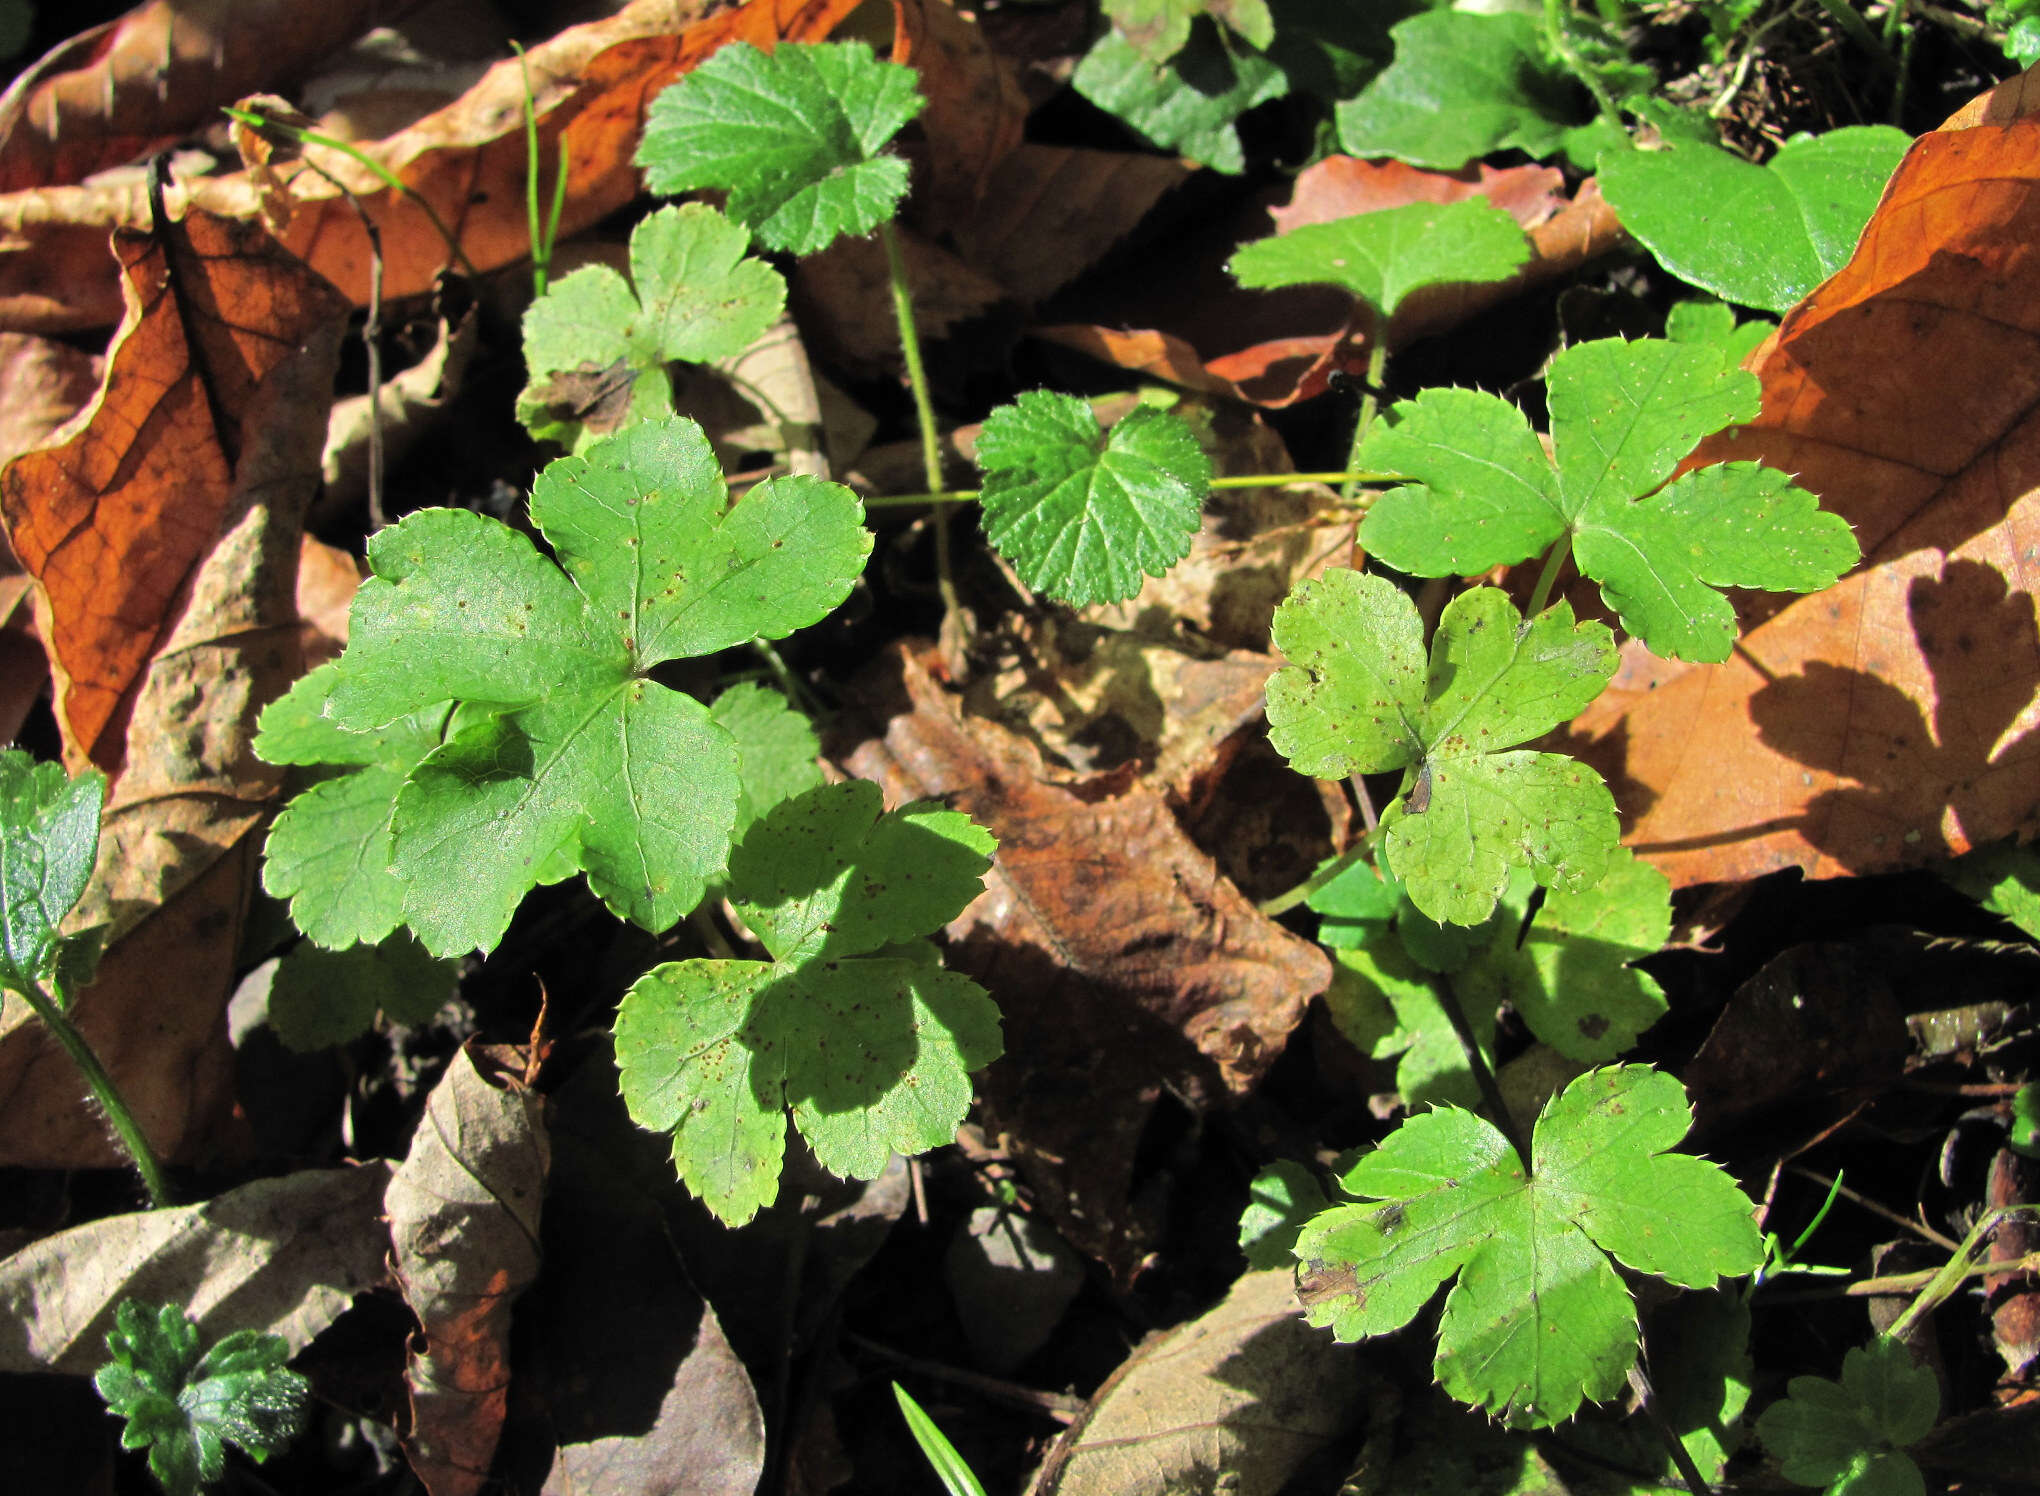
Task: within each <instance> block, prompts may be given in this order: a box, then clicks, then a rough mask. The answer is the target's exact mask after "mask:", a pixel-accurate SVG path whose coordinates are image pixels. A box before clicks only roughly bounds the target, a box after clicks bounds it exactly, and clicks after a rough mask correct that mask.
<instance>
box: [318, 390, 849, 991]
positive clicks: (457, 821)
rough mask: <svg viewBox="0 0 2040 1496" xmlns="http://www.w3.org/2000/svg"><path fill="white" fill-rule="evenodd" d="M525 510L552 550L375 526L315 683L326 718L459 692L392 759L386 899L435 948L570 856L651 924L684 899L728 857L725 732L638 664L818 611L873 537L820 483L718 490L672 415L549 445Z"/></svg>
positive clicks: (622, 910) (491, 525) (731, 785)
mask: <svg viewBox="0 0 2040 1496" xmlns="http://www.w3.org/2000/svg"><path fill="white" fill-rule="evenodd" d="M532 518H533V520H534V522H535V523H536V524H537V526H538V528H539V530H540V531H541V532H542V533H543V534H544V535H545V537H546V539H547V540H548V541H550V542H551V544H552V546H553V549H554V552H555V554H556V555H557V557H558V562H557V563H555V562H554V561H553V560H550V559H548V558H546V557H544V556H542V555H540V554H539V553H538V551H537V549H536V548H535V547H534V546H533V545H532V543H531V542H530V541H529V540H527V539H525V538H524V537H523V536H521V535H519V534H517V533H516V532H515V531H513V530H511V529H510V528H509V527H508V526H506V525H503V524H500V523H498V522H497V521H495V520H491V519H486V518H484V517H482V516H479V515H474V514H469V513H465V512H462V511H454V510H426V511H423V512H421V513H418V514H414V515H412V516H410V517H409V518H407V519H405V520H404V521H403V522H402V523H400V524H398V525H395V526H392V527H391V528H390V529H388V530H386V531H384V532H382V533H381V534H380V535H378V536H377V537H376V538H375V540H374V541H372V542H371V544H370V548H369V560H370V565H371V566H372V568H373V569H374V571H375V573H376V574H375V575H374V576H373V577H371V578H370V579H369V580H368V581H367V582H365V583H364V584H363V585H362V588H361V591H360V592H359V593H358V594H357V596H356V599H355V604H354V613H353V619H352V629H351V633H350V638H349V643H348V648H347V652H346V654H344V655H343V656H342V657H341V660H340V661H339V668H338V670H337V672H336V674H335V676H334V678H333V680H332V684H331V688H330V690H329V691H328V693H327V696H326V704H325V714H326V715H327V716H328V717H330V718H331V719H332V720H333V721H334V722H336V723H337V724H339V725H340V726H342V727H352V728H360V729H369V728H374V727H378V726H381V725H385V724H388V723H390V722H393V721H396V720H397V719H398V718H399V717H401V716H403V715H404V714H406V713H410V712H415V711H419V710H421V709H423V708H426V707H428V706H430V705H433V704H435V703H439V702H444V701H447V700H455V701H461V702H464V703H471V704H474V705H471V706H469V707H467V708H465V709H464V713H463V714H462V715H459V716H457V717H456V719H455V721H454V724H453V729H454V730H452V731H451V732H450V734H449V735H448V736H447V737H446V738H445V740H444V741H443V742H440V743H439V744H437V745H436V746H434V747H433V748H432V749H431V751H430V752H429V753H427V754H426V756H425V757H424V758H423V759H422V760H421V761H419V762H418V763H417V764H416V766H415V767H414V768H412V769H411V770H410V771H409V773H408V775H407V776H406V777H405V778H404V780H403V784H402V788H401V789H400V790H399V791H398V792H397V795H396V802H395V813H394V815H393V817H392V819H391V821H390V829H391V840H392V852H391V857H390V867H391V868H392V869H393V871H394V873H395V875H396V877H397V878H398V879H399V880H401V881H402V883H403V884H404V892H403V900H402V908H403V915H404V919H405V920H406V922H407V923H409V924H410V925H411V927H412V928H413V929H414V930H416V931H417V933H418V935H419V937H420V939H422V940H423V941H424V943H425V945H426V948H427V949H429V950H431V951H433V952H434V953H435V954H438V955H451V954H454V953H456V952H458V951H461V950H465V949H469V948H473V947H483V948H486V947H487V946H489V945H492V944H493V943H494V942H495V940H496V939H497V938H499V937H500V935H501V933H502V931H503V928H504V926H505V925H507V923H508V922H509V919H510V916H511V913H512V912H513V911H514V910H515V908H516V906H517V903H518V901H519V900H520V899H521V898H522V896H523V894H524V893H525V891H526V890H528V889H530V888H531V887H533V886H534V885H535V884H536V883H539V882H543V881H551V880H554V879H557V878H559V877H563V876H566V875H567V874H568V873H569V872H571V871H573V870H575V869H579V870H581V871H584V872H586V873H587V875H588V880H589V884H590V886H591V887H592V888H593V889H594V890H595V892H596V893H597V894H598V895H599V896H600V897H601V898H602V899H603V901H604V902H605V903H607V904H608V905H609V907H610V908H611V909H613V910H614V911H615V912H616V913H618V914H619V915H620V916H622V917H624V918H627V919H632V920H635V921H637V922H638V923H640V924H642V925H644V926H645V927H646V928H648V929H653V930H660V929H664V928H666V927H667V926H668V925H670V924H671V923H672V922H673V921H674V920H675V919H677V918H679V917H680V915H682V914H684V913H685V912H686V911H687V910H688V909H689V908H692V907H693V905H694V904H695V903H696V902H698V901H699V899H700V897H701V894H702V891H703V889H704V888H705V886H706V885H707V883H708V882H709V881H710V880H711V879H713V878H715V877H717V876H719V874H720V873H721V871H722V868H723V866H724V863H725V861H726V859H727V855H728V848H729V842H730V837H731V833H732V828H733V826H734V823H735V819H736V815H737V799H738V794H739V789H740V772H741V771H740V764H739V760H738V753H737V747H736V744H735V742H734V741H733V740H732V739H731V737H730V734H729V733H728V732H727V731H726V730H725V729H724V728H723V727H722V726H721V725H720V724H718V723H717V722H716V721H715V720H714V719H713V717H712V716H711V714H710V713H709V712H708V710H707V709H706V708H704V707H703V706H701V705H700V704H699V703H698V702H696V701H694V700H693V699H692V698H691V697H687V696H683V695H681V694H679V693H678V692H675V691H672V690H669V689H667V688H666V687H664V686H661V685H659V684H657V683H656V682H654V681H652V680H650V679H648V678H647V675H646V672H648V671H649V670H651V669H652V668H653V667H654V666H656V665H658V664H660V663H662V662H664V661H666V660H671V659H675V658H680V657H683V656H688V655H697V654H706V653H709V652H712V651H714V650H718V649H723V648H727V647H729V646H731V645H735V644H741V643H744V642H746V641H747V640H750V639H752V638H756V637H761V636H762V637H769V638H777V637H781V636H783V635H785V634H787V633H790V632H791V631H792V630H794V629H796V628H799V627H802V626H803V625H805V624H808V623H812V622H814V621H816V620H817V619H819V618H821V617H822V616H824V615H825V614H827V613H828V612H829V611H830V609H832V608H833V607H835V606H836V604H837V603H839V602H841V601H842V599H843V597H844V596H845V595H847V593H848V591H849V589H850V586H851V584H852V583H853V582H854V580H855V578H856V576H857V574H858V573H859V571H860V570H861V569H862V567H863V562H864V558H865V556H866V555H867V554H868V553H869V550H870V545H871V540H870V536H869V534H868V533H867V532H866V531H865V529H864V527H863V523H862V519H863V512H862V508H861V506H860V505H859V504H858V502H857V500H856V497H855V496H854V495H852V494H851V493H850V492H849V491H848V490H847V489H844V488H842V487H840V486H839V485H836V484H832V483H824V482H821V481H820V480H817V479H812V478H800V477H795V478H779V479H774V480H770V481H768V482H766V483H763V484H760V485H759V486H758V487H757V488H756V489H753V490H752V491H751V492H750V493H748V494H746V495H745V496H744V498H743V499H741V500H740V501H738V502H737V503H735V504H730V503H729V501H728V492H727V489H726V487H725V486H724V483H723V480H722V475H721V473H720V471H719V470H718V469H717V467H716V464H715V460H714V457H713V455H712V454H711V452H710V450H709V446H708V441H707V438H706V437H705V436H704V435H703V434H702V432H701V428H700V427H699V426H697V425H695V424H694V423H693V422H691V421H684V420H673V421H669V422H655V423H647V424H644V425H640V426H636V427H632V428H631V429H629V430H627V431H625V432H624V433H622V434H621V435H619V436H616V437H613V438H610V439H608V440H606V441H603V442H601V443H598V444H596V445H595V446H594V447H592V448H590V449H589V451H588V453H587V454H586V455H585V456H582V457H565V458H561V459H559V460H558V461H556V462H554V463H552V464H550V465H549V466H548V467H547V468H546V470H545V472H544V473H543V474H541V475H540V478H539V482H538V486H537V489H536V491H535V492H534V495H533V498H532ZM478 848H485V849H487V851H486V855H478V853H477V849H478Z"/></svg>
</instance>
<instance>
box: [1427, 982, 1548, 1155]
mask: <svg viewBox="0 0 2040 1496" xmlns="http://www.w3.org/2000/svg"><path fill="white" fill-rule="evenodd" d="M1430 983H1431V990H1432V991H1433V992H1435V993H1437V994H1438V1006H1439V1007H1441V1008H1443V1009H1444V1010H1445V1016H1446V1017H1447V1018H1448V1019H1450V1020H1451V1021H1452V1032H1453V1033H1455V1034H1457V1035H1458V1036H1459V1047H1460V1048H1461V1049H1463V1050H1465V1051H1466V1066H1467V1068H1468V1069H1469V1070H1471V1071H1472V1072H1473V1083H1474V1084H1475V1085H1476V1086H1478V1087H1479V1088H1480V1095H1481V1100H1483V1101H1485V1102H1486V1103H1487V1109H1488V1110H1489V1111H1490V1112H1491V1113H1493V1114H1494V1123H1495V1126H1496V1127H1498V1128H1500V1129H1501V1133H1502V1136H1503V1137H1505V1138H1507V1139H1508V1140H1509V1146H1510V1147H1511V1148H1514V1149H1515V1150H1516V1157H1517V1158H1519V1159H1520V1160H1522V1163H1523V1173H1524V1175H1525V1177H1528V1176H1529V1175H1531V1174H1534V1173H1535V1172H1536V1167H1537V1166H1536V1164H1535V1163H1534V1162H1533V1161H1532V1160H1531V1157H1530V1143H1529V1140H1528V1139H1527V1138H1525V1137H1524V1136H1523V1134H1522V1130H1521V1129H1520V1128H1518V1127H1517V1126H1516V1119H1515V1117H1514V1116H1512V1115H1511V1114H1510V1112H1509V1105H1508V1103H1507V1102H1505V1101H1503V1100H1502V1088H1501V1087H1500V1086H1499V1085H1498V1084H1496V1082H1495V1073H1494V1071H1493V1070H1491V1069H1489V1068H1488V1062H1487V1055H1486V1054H1485V1053H1483V1052H1482V1050H1481V1047H1480V1041H1479V1040H1478V1039H1477V1038H1475V1037H1474V1033H1473V1023H1472V1021H1471V1020H1469V1019H1468V1018H1467V1016H1466V1009H1465V1008H1463V1007H1461V1006H1460V1005H1459V994H1458V993H1457V992H1456V991H1454V990H1453V987H1452V983H1451V982H1450V981H1448V980H1446V979H1445V978H1443V977H1438V976H1433V977H1432V978H1430Z"/></svg>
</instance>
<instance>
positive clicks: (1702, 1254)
mask: <svg viewBox="0 0 2040 1496" xmlns="http://www.w3.org/2000/svg"><path fill="white" fill-rule="evenodd" d="M1691 1123H1692V1113H1691V1111H1690V1109H1689V1108H1688V1107H1687V1105H1686V1100H1685V1095H1684V1093H1683V1092H1682V1091H1681V1089H1680V1087H1679V1083H1678V1081H1677V1080H1675V1079H1674V1078H1673V1077H1671V1076H1669V1075H1666V1074H1663V1073H1662V1072H1660V1071H1656V1070H1652V1069H1651V1068H1649V1067H1648V1066H1641V1065H1628V1066H1618V1067H1614V1068H1611V1069H1605V1070H1596V1071H1592V1072H1590V1073H1588V1074H1587V1075H1584V1076H1582V1077H1580V1078H1579V1079H1578V1080H1575V1081H1574V1082H1573V1083H1572V1084H1571V1085H1569V1086H1567V1087H1566V1088H1565V1090H1564V1091H1563V1092H1561V1093H1560V1094H1559V1095H1558V1096H1557V1097H1555V1098H1553V1100H1552V1101H1551V1102H1550V1103H1549V1104H1548V1105H1547V1106H1546V1107H1545V1109H1544V1113H1543V1115H1542V1116H1541V1117H1540V1118H1539V1119H1538V1123H1537V1128H1536V1133H1535V1138H1534V1141H1533V1144H1532V1146H1533V1149H1534V1151H1535V1158H1536V1173H1535V1174H1534V1175H1533V1174H1528V1173H1526V1171H1525V1170H1524V1168H1523V1165H1522V1162H1521V1161H1520V1160H1519V1159H1518V1158H1517V1157H1516V1154H1515V1150H1514V1149H1512V1148H1511V1147H1510V1146H1509V1144H1508V1142H1507V1141H1506V1140H1505V1139H1504V1138H1503V1137H1502V1135H1501V1133H1500V1132H1499V1131H1497V1130H1496V1129H1495V1128H1494V1127H1492V1126H1491V1125H1489V1124H1488V1123H1487V1122H1485V1121H1483V1120H1482V1119H1480V1118H1479V1117H1476V1116H1474V1115H1473V1114H1472V1113H1470V1112H1465V1111H1460V1110H1458V1109H1456V1108H1449V1107H1448V1108H1443V1109H1440V1110H1437V1111H1432V1112H1426V1113H1422V1114H1420V1115H1418V1116H1416V1117H1413V1118H1411V1119H1410V1120H1409V1121H1408V1122H1405V1123H1404V1124H1403V1125H1402V1127H1400V1128H1399V1129H1397V1130H1396V1131H1395V1132H1394V1133H1392V1134H1391V1135H1390V1136H1389V1138H1388V1139H1387V1140H1386V1141H1385V1142H1384V1143H1383V1144H1382V1145H1381V1147H1379V1148H1378V1149H1376V1150H1375V1151H1374V1152H1372V1153H1370V1154H1367V1155H1366V1156H1364V1157H1363V1158H1362V1159H1361V1160H1360V1161H1359V1162H1358V1163H1356V1164H1355V1165H1354V1166H1353V1168H1352V1169H1351V1170H1349V1171H1348V1172H1347V1174H1346V1176H1345V1178H1344V1180H1343V1181H1342V1183H1343V1186H1344V1188H1345V1190H1346V1191H1347V1193H1348V1194H1350V1195H1353V1196H1356V1197H1359V1198H1360V1199H1361V1200H1363V1201H1368V1202H1373V1203H1362V1204H1351V1205H1341V1206H1335V1207H1334V1208H1332V1209H1331V1210H1328V1211H1326V1212H1325V1213H1324V1214H1323V1215H1321V1216H1320V1217H1318V1219H1317V1220H1315V1221H1313V1222H1312V1223H1311V1224H1310V1225H1309V1226H1308V1227H1306V1228H1305V1229H1304V1231H1303V1234H1302V1236H1301V1238H1300V1239H1299V1240H1298V1243H1297V1256H1298V1258H1299V1260H1300V1262H1301V1264H1302V1269H1301V1273H1300V1277H1299V1296H1300V1297H1301V1298H1302V1300H1303V1303H1304V1307H1305V1311H1306V1315H1307V1317H1308V1318H1309V1320H1310V1322H1311V1323H1312V1324H1317V1325H1329V1326H1331V1327H1332V1330H1333V1333H1334V1334H1335V1335H1337V1337H1338V1338H1339V1339H1341V1340H1356V1339H1359V1338H1362V1337H1364V1336H1372V1335H1382V1334H1387V1333H1388V1332H1390V1331H1392V1330H1396V1329H1400V1328H1401V1327H1402V1326H1403V1325H1405V1324H1407V1323H1408V1322H1409V1321H1410V1320H1411V1319H1412V1318H1414V1317H1415V1315H1416V1313H1417V1312H1418V1310H1420V1309H1422V1308H1423V1306H1424V1304H1425V1303H1426V1302H1427V1301H1428V1300H1429V1299H1430V1298H1431V1296H1432V1295H1433V1294H1434V1293H1435V1292H1436V1291H1437V1289H1438V1288H1440V1287H1441V1286H1443V1285H1444V1284H1445V1283H1446V1282H1447V1281H1449V1280H1451V1279H1452V1278H1454V1277H1457V1278H1458V1284H1457V1286H1456V1287H1455V1288H1454V1289H1453V1291H1452V1293H1451V1294H1450V1295H1449V1296H1448V1297H1447V1299H1446V1302H1445V1311H1444V1314H1443V1316H1442V1317H1441V1319H1440V1321H1439V1327H1438V1354H1437V1359H1436V1363H1435V1366H1434V1370H1435V1372H1436V1374H1437V1376H1438V1380H1439V1382H1440V1383H1441V1384H1442V1385H1443V1386H1444V1388H1445V1390H1446V1391H1447V1392H1449V1393H1451V1394H1452V1396H1454V1397H1456V1398H1458V1399H1459V1400H1460V1401H1462V1402H1467V1403H1470V1404H1472V1405H1473V1406H1475V1407H1478V1408H1483V1409H1486V1410H1488V1411H1490V1412H1492V1413H1494V1414H1496V1415H1497V1416H1499V1417H1502V1418H1504V1419H1506V1420H1507V1421H1509V1422H1511V1423H1514V1424H1518V1425H1523V1426H1529V1427H1548V1426H1550V1425H1552V1424H1554V1423H1558V1422H1561V1421H1563V1420H1564V1419H1566V1418H1568V1417H1570V1416H1571V1415H1572V1413H1573V1411H1574V1409H1576V1408H1577V1407H1578V1406H1579V1403H1580V1401H1581V1399H1582V1398H1588V1399H1593V1400H1596V1401H1598V1400H1601V1399H1603V1398H1607V1397H1611V1396H1613V1395H1614V1394H1615V1393H1616V1392H1618V1391H1619V1390H1620V1389H1621V1387H1622V1385H1623V1382H1624V1379H1625V1377H1626V1376H1627V1373H1628V1370H1629V1367H1630V1365H1631V1364H1632V1363H1633V1362H1634V1360H1635V1358H1636V1339H1637V1329H1636V1317H1635V1308H1634V1305H1633V1304H1632V1302H1631V1300H1630V1296H1629V1291H1628V1290H1627V1289H1626V1288H1625V1287H1624V1286H1623V1284H1622V1280H1621V1279H1620V1278H1619V1277H1617V1276H1616V1273H1615V1271H1614V1265H1613V1262H1611V1261H1610V1258H1611V1257H1612V1258H1613V1259H1614V1260H1615V1261H1619V1262H1621V1263H1622V1264H1623V1265H1624V1266H1625V1267H1628V1268H1630V1269H1632V1270H1634V1271H1637V1272H1644V1273H1650V1274H1653V1275H1655V1276H1658V1277H1663V1278H1666V1279H1668V1280H1670V1281H1671V1282H1673V1283H1677V1284H1680V1285H1682V1286H1685V1287H1704V1286H1709V1285H1711V1284H1712V1283H1714V1282H1715V1281H1717V1280H1718V1279H1719V1278H1721V1277H1724V1276H1734V1275H1738V1274H1741V1273H1746V1272H1749V1271H1750V1270H1752V1269H1753V1268H1754V1267H1755V1266H1756V1264H1757V1263H1758V1261H1760V1260H1761V1258H1762V1253H1763V1248H1762V1242H1761V1240H1760V1238H1759V1235H1758V1232H1757V1228H1756V1223H1755V1221H1754V1220H1753V1218H1752V1211H1751V1207H1750V1203H1749V1201H1748V1200H1747V1199H1746V1198H1745V1197H1744V1196H1743V1195H1742V1193H1741V1191H1739V1190H1738V1189H1737V1188H1736V1186H1735V1184H1734V1182H1733V1181H1732V1180H1731V1179H1730V1178H1729V1177H1728V1176H1727V1175H1726V1174H1724V1173H1722V1172H1721V1170H1719V1169H1718V1168H1716V1167H1715V1166H1714V1165H1712V1164H1709V1163H1707V1162H1705V1161H1703V1160H1701V1159H1697V1158H1691V1157H1688V1156H1684V1155H1680V1154H1674V1153H1670V1152H1668V1151H1667V1150H1669V1149H1670V1148H1671V1147H1672V1146H1673V1145H1674V1144H1676V1143H1677V1142H1678V1141H1679V1139H1680V1138H1681V1137H1683V1136H1684V1135H1685V1133H1686V1130H1687V1128H1688V1127H1689V1126H1690V1125H1691Z"/></svg>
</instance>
